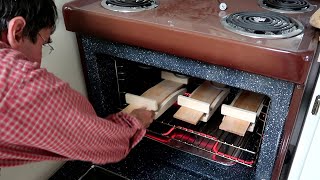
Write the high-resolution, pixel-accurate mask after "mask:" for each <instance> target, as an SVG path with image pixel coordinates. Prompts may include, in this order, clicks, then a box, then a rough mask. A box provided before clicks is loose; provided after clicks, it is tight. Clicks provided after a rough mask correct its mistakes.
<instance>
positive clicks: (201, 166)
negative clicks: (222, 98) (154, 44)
mask: <svg viewBox="0 0 320 180" xmlns="http://www.w3.org/2000/svg"><path fill="white" fill-rule="evenodd" d="M82 43H83V46H84V52H85V61H86V62H85V64H86V66H87V67H86V68H87V70H88V74H87V76H88V80H89V81H88V82H87V83H88V92H89V96H91V100H92V101H93V104H94V107H95V109H96V110H97V111H98V112H99V111H104V112H106V113H108V112H109V110H108V108H109V106H108V101H106V99H108V98H107V97H105V96H104V95H103V94H102V93H101V89H102V86H105V85H107V86H108V80H107V79H102V78H101V74H99V71H98V63H97V62H96V53H103V54H106V55H111V56H114V57H118V58H123V59H127V60H130V61H134V62H139V63H143V64H146V65H150V66H154V67H158V68H162V69H167V70H170V71H176V72H179V73H182V74H186V75H189V76H193V77H198V78H202V79H206V80H211V81H216V82H219V83H223V84H227V85H229V86H233V87H236V88H241V89H245V90H249V91H254V92H258V93H262V94H265V95H267V96H269V97H270V99H271V106H270V109H269V114H268V119H267V123H266V127H265V134H264V137H263V140H262V145H261V150H260V155H259V158H258V162H257V165H256V167H255V168H248V167H244V166H242V165H235V166H233V167H224V166H222V165H219V164H217V163H213V162H209V161H207V160H204V159H202V158H198V157H195V156H192V155H189V154H186V153H183V152H181V151H177V150H170V149H166V151H170V152H169V153H166V152H164V151H163V150H162V149H161V148H162V147H163V148H165V147H164V146H163V145H161V146H160V147H158V148H159V149H155V151H159V152H158V154H156V152H154V151H152V152H148V151H147V150H146V149H150V148H153V147H150V148H146V147H147V146H149V145H148V144H152V143H150V142H149V143H144V142H145V141H146V140H144V141H143V142H142V143H141V144H140V145H139V146H138V147H137V148H140V151H145V152H144V153H140V151H139V152H136V151H133V152H132V153H130V155H129V156H128V158H126V160H125V161H124V162H121V163H118V164H114V165H111V166H110V167H109V166H108V167H109V169H112V170H114V171H117V170H118V171H121V172H122V173H123V170H126V171H142V172H144V173H141V172H139V173H137V172H136V173H134V172H126V173H125V175H128V176H129V177H132V178H133V179H150V177H149V176H152V177H157V176H159V178H156V179H161V178H160V177H162V178H163V179H177V178H179V179H180V178H185V179H193V177H195V179H199V174H200V175H202V176H201V178H203V179H206V178H210V179H221V178H222V177H224V178H226V177H230V178H231V177H233V178H234V177H237V179H271V173H272V168H273V165H274V163H275V158H276V156H277V149H278V146H279V142H280V137H281V132H282V129H283V127H284V122H285V119H286V116H287V114H288V108H289V104H290V99H291V96H292V93H293V89H294V84H293V83H290V82H287V81H282V80H278V79H273V78H269V77H265V76H261V75H256V74H251V73H247V72H244V71H238V70H234V69H229V68H225V67H221V66H215V65H212V64H207V63H203V62H200V61H196V60H192V59H188V58H182V57H177V56H173V55H169V54H164V53H161V52H155V51H151V50H147V49H143V48H139V47H133V46H129V45H124V44H120V43H115V42H109V41H103V40H100V39H96V38H93V37H82ZM262 68H263V67H262ZM106 71H107V70H106ZM104 112H101V113H100V114H105V113H104ZM98 114H99V113H98ZM142 146H143V147H142ZM144 146H146V147H144ZM150 153H154V154H155V156H151V157H149V158H146V157H144V156H146V154H150ZM156 156H161V157H164V156H167V157H168V158H166V159H167V160H166V161H163V160H160V159H161V158H157V157H156ZM141 160H143V162H140V161H141ZM127 162H132V163H134V164H130V163H127ZM194 162H198V163H194ZM148 163H149V166H147V164H148ZM138 165H140V166H141V167H144V169H143V168H142V169H141V168H139V167H138ZM146 168H147V169H149V170H148V171H146V170H145V169H146ZM152 168H153V169H152ZM226 169H227V170H226ZM174 170H177V171H178V172H179V173H177V172H176V173H175V171H174ZM121 172H117V173H120V174H121ZM190 173H191V174H190ZM182 174H183V175H182ZM182 176H183V177H182ZM188 177H189V178H188ZM201 178H200V179H201ZM151 179H153V178H151Z"/></svg>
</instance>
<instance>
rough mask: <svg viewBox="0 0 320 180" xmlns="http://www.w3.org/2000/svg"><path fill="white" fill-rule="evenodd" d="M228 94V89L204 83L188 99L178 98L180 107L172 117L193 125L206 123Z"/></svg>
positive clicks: (216, 84)
mask: <svg viewBox="0 0 320 180" xmlns="http://www.w3.org/2000/svg"><path fill="white" fill-rule="evenodd" d="M229 92H230V89H229V88H225V86H224V85H222V84H218V83H213V82H210V81H205V82H204V83H202V84H201V85H200V86H199V87H198V88H197V89H195V90H194V91H193V92H192V94H191V95H190V97H186V96H182V95H180V96H178V105H180V106H181V107H180V108H179V110H178V111H177V112H176V113H175V114H174V115H173V117H174V118H176V119H179V120H182V121H185V122H188V123H190V124H194V125H196V124H197V123H198V122H199V121H203V122H207V121H208V120H209V119H210V117H211V116H212V115H213V113H214V112H215V111H216V110H217V108H218V107H219V106H220V105H221V104H222V102H223V100H224V99H225V98H226V97H227V95H228V94H229Z"/></svg>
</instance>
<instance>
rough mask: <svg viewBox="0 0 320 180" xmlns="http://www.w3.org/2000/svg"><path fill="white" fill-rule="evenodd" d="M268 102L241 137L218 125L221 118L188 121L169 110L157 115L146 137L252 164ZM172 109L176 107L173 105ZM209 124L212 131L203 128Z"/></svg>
mask: <svg viewBox="0 0 320 180" xmlns="http://www.w3.org/2000/svg"><path fill="white" fill-rule="evenodd" d="M269 105H270V100H269V99H266V100H265V101H264V102H263V108H262V111H261V113H260V115H259V116H258V118H257V121H256V127H255V129H254V131H253V132H247V133H246V135H245V136H244V137H241V136H238V135H234V134H232V133H229V132H225V131H223V130H220V129H218V125H219V124H220V122H221V121H216V122H218V123H210V122H212V121H215V120H216V119H214V118H215V117H216V116H213V118H212V119H210V120H209V121H208V122H207V123H200V124H198V125H191V124H186V123H184V122H181V121H180V120H177V119H174V118H173V117H172V113H170V112H168V113H166V114H164V115H163V116H164V117H160V118H159V119H158V120H156V121H155V122H154V123H153V124H152V125H151V126H150V128H148V133H147V137H148V138H150V139H153V140H156V141H158V142H161V143H163V144H165V145H168V146H170V147H173V148H176V149H179V150H182V151H185V152H188V153H191V154H193V155H197V156H200V157H203V158H205V159H209V160H212V161H216V162H218V163H221V164H224V165H234V164H235V163H238V164H242V165H245V166H248V167H252V166H253V165H254V164H255V162H256V160H257V158H258V154H259V149H260V145H261V141H262V136H263V132H264V126H265V122H266V118H267V113H268V109H269ZM173 109H174V110H173V111H175V108H173ZM218 112H219V110H218ZM168 116H171V118H168ZM218 116H219V115H218ZM221 119H222V118H221ZM213 126H215V127H213ZM210 128H212V131H209V132H208V131H206V129H210ZM199 129H201V130H203V131H199Z"/></svg>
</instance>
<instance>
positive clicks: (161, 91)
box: [141, 80, 183, 104]
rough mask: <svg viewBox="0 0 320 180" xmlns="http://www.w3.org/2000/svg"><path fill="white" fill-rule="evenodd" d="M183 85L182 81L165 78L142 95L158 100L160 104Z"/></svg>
mask: <svg viewBox="0 0 320 180" xmlns="http://www.w3.org/2000/svg"><path fill="white" fill-rule="evenodd" d="M182 86H183V84H181V83H177V82H173V81H169V80H163V81H161V82H160V83H158V84H156V85H155V86H153V87H152V88H150V89H148V90H147V91H146V92H144V93H143V94H142V95H141V96H142V97H146V98H150V99H153V100H156V101H157V102H158V103H159V104H160V103H161V102H162V101H164V100H165V99H166V98H167V97H168V96H169V95H170V94H172V93H173V92H175V91H176V90H178V89H180V88H181V87H182Z"/></svg>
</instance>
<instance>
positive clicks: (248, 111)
mask: <svg viewBox="0 0 320 180" xmlns="http://www.w3.org/2000/svg"><path fill="white" fill-rule="evenodd" d="M264 97H265V96H264V95H262V94H258V93H254V92H250V91H241V92H240V93H239V94H238V95H237V96H236V98H235V99H234V100H233V102H232V103H231V104H230V105H226V104H223V105H222V107H221V114H223V115H226V116H230V117H234V118H236V119H241V120H245V121H249V122H251V123H254V122H255V120H256V117H257V115H258V113H260V111H261V104H262V101H263V99H264Z"/></svg>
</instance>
